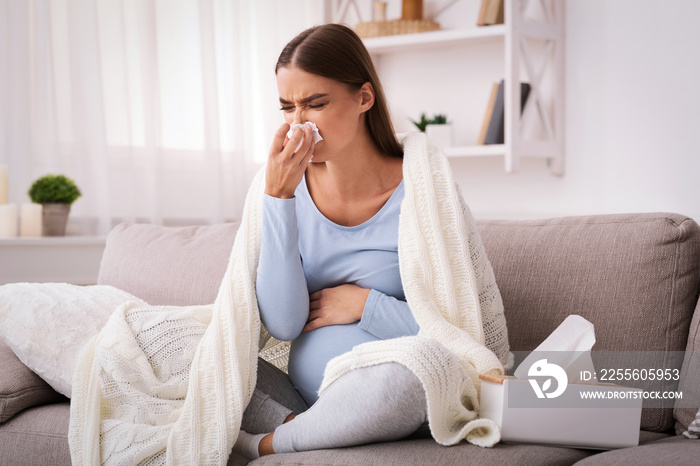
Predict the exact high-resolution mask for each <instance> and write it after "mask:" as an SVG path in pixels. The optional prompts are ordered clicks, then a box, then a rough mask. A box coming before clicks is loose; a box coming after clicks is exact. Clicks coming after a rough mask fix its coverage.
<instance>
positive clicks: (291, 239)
mask: <svg viewBox="0 0 700 466" xmlns="http://www.w3.org/2000/svg"><path fill="white" fill-rule="evenodd" d="M275 72H276V76H277V86H278V91H279V100H280V105H281V111H282V113H283V115H284V120H285V123H284V124H283V125H282V126H281V127H280V128H279V129H278V131H277V133H276V134H275V136H274V140H273V142H272V147H271V150H270V154H269V158H268V163H267V168H266V176H265V193H264V197H263V201H262V239H261V246H260V261H259V265H258V269H257V281H256V292H257V299H258V306H259V310H260V316H261V320H262V323H263V324H264V325H265V326H266V328H267V329H268V331H269V333H270V334H271V335H272V336H273V337H275V338H277V339H279V340H284V341H291V342H292V343H291V350H290V353H289V365H288V373H289V378H288V379H287V378H286V376H283V375H282V374H281V372H280V373H279V374H273V376H272V377H270V378H266V377H265V375H264V374H265V373H266V372H267V373H270V372H271V371H272V372H274V371H275V370H276V369H272V368H271V367H269V366H265V367H262V368H261V369H260V370H259V378H258V380H259V382H258V389H257V390H256V392H255V394H254V396H253V398H252V400H251V402H250V404H249V405H248V408H247V409H246V412H245V414H244V416H243V426H242V427H243V430H242V431H241V432H240V435H239V438H238V441H237V443H236V446H235V447H234V450H235V451H238V452H239V453H241V454H243V455H244V456H246V457H248V458H250V459H252V458H256V457H258V456H259V455H267V454H273V453H286V452H295V451H306V450H314V449H323V448H335V447H342V446H352V445H361V444H365V443H370V442H379V441H389V440H396V439H400V438H403V437H406V436H407V435H410V434H411V433H413V432H415V431H416V430H417V429H418V428H420V427H421V425H423V424H425V423H427V422H428V421H430V426H431V430H432V431H433V435H434V436H435V437H436V439H438V440H439V441H441V443H449V442H450V441H453V442H454V441H459V440H461V439H462V438H464V437H465V436H467V434H468V433H469V432H472V435H476V436H478V435H480V434H478V429H475V428H471V429H466V430H464V429H462V430H463V431H464V433H463V434H461V438H459V436H455V440H445V439H444V438H443V437H441V436H440V435H439V434H438V435H436V432H439V431H440V429H441V428H440V427H439V426H438V423H447V424H450V423H453V424H460V426H461V427H463V425H464V424H466V423H467V422H468V421H474V418H475V417H476V414H475V411H476V409H475V408H476V406H475V405H476V404H477V403H478V401H476V397H477V396H478V395H477V390H476V388H475V387H474V385H475V383H478V382H474V379H475V375H477V374H478V372H484V371H496V372H499V371H502V366H501V363H503V364H505V363H506V362H507V352H508V344H507V335H506V329H505V320H504V318H503V309H502V304H501V299H500V295H499V293H498V289H497V287H496V285H495V281H494V280H493V273H492V271H491V268H490V265H489V264H488V261H487V260H486V257H485V254H484V252H483V247H482V246H481V242H480V240H479V238H478V235H477V234H476V232H475V230H474V228H473V221H472V220H471V216H470V214H469V213H468V210H467V209H466V207H465V206H463V204H462V203H461V198H460V197H459V194H458V192H457V191H456V188H455V186H454V183H453V182H452V180H451V178H450V175H449V169H448V168H446V164H445V163H444V162H441V161H439V162H430V161H429V159H428V152H436V149H435V148H432V147H429V145H428V143H427V142H426V140H425V139H424V138H423V136H422V135H413V136H409V137H407V138H406V139H404V140H402V141H401V142H400V140H399V139H397V137H396V135H395V134H394V130H393V126H392V124H391V120H390V117H389V112H388V109H387V104H386V100H385V97H384V94H383V90H382V87H381V84H380V82H379V79H378V77H377V73H376V71H375V69H374V66H373V64H372V61H371V58H370V56H369V54H368V52H367V50H366V49H365V48H364V45H363V44H362V41H361V40H360V39H359V38H358V37H357V36H356V35H355V33H354V32H353V31H352V30H350V29H349V28H347V27H345V26H341V25H336V24H328V25H324V26H319V27H315V28H311V29H308V30H306V31H304V32H303V33H301V34H300V35H298V36H297V37H296V38H294V39H293V40H292V41H291V42H290V43H289V44H287V46H286V47H285V48H284V50H283V51H282V53H281V55H280V57H279V60H278V62H277V65H276V68H275ZM290 128H291V130H290ZM319 136H320V137H319ZM316 141H318V142H316ZM409 156H410V157H411V160H415V162H411V163H410V164H409V163H408V157H409ZM421 164H423V165H424V168H425V171H421V169H420V168H414V169H413V170H414V172H409V171H408V170H409V165H411V166H413V167H419V166H420V165H421ZM436 164H437V165H436ZM432 165H436V167H437V168H434V167H433V166H432ZM431 170H432V171H434V172H435V173H436V174H435V176H434V177H432V178H431V176H432V175H431V174H430V171H431ZM407 173H415V175H407ZM407 178H410V179H407ZM420 179H426V180H429V183H428V185H430V184H439V185H440V186H439V188H440V189H445V190H446V191H445V192H447V193H451V194H450V195H451V196H453V197H449V196H448V197H447V198H445V199H442V198H440V199H439V198H438V196H440V194H439V192H438V191H437V190H432V191H431V190H430V189H421V185H420V182H419V181H420ZM445 180H446V182H444V181H445ZM409 182H410V184H409ZM409 189H411V190H410V192H409ZM431 189H432V188H431ZM455 193H456V194H455ZM440 203H443V204H445V206H446V207H445V206H442V207H441V206H439V204H440ZM420 206H428V207H427V208H426V212H425V215H426V216H427V217H426V223H425V226H424V227H423V228H425V229H426V230H427V232H426V233H425V234H437V235H438V237H439V238H440V240H439V241H438V243H445V242H450V244H452V242H453V241H452V239H451V238H452V237H453V236H454V238H456V240H455V241H456V242H455V244H457V243H459V244H462V245H463V246H464V247H463V249H462V250H461V252H462V253H463V254H461V256H462V257H451V258H450V257H442V256H440V255H441V254H443V255H444V251H443V252H442V253H441V252H439V251H438V252H436V254H435V255H434V256H433V255H432V254H425V253H424V252H420V248H421V246H420V244H419V242H416V241H413V240H412V239H411V238H412V237H413V236H412V233H410V232H412V231H417V230H420V229H421V228H422V227H421V225H420V224H416V222H414V223H413V224H410V225H409V222H410V220H411V218H416V217H417V216H416V215H415V212H416V211H418V207H420ZM433 207H434V209H433V210H434V212H430V209H432V208H433ZM404 209H405V210H407V211H408V210H411V211H412V212H414V214H409V213H406V214H404ZM422 209H423V207H421V210H422ZM449 209H452V210H450V212H452V213H451V214H449V215H448V217H449V218H446V219H440V220H439V221H440V222H444V223H445V224H444V225H443V226H440V227H436V226H435V225H436V224H435V223H434V222H431V221H430V219H429V217H430V215H434V216H436V217H435V218H438V219H439V218H440V217H439V216H440V215H441V214H440V212H444V211H447V210H449ZM455 212H456V213H455ZM452 217H454V218H452ZM403 218H405V219H406V224H402V223H401V222H402V219H403ZM419 220H420V219H419ZM419 223H420V222H419ZM437 230H443V231H437ZM404 232H406V233H405V234H404ZM402 235H403V236H402ZM428 243H430V241H428ZM428 246H430V245H428ZM458 249H459V248H458ZM402 250H403V251H407V252H405V253H404V252H402ZM408 251H413V252H408ZM402 254H403V256H402ZM404 259H405V260H404ZM402 261H403V262H402ZM412 261H413V262H415V261H417V262H415V264H416V265H415V266H414V265H411V264H412ZM460 261H461V262H460ZM462 262H464V264H463V263H462ZM420 264H422V265H423V266H420ZM465 264H466V265H465ZM432 269H435V274H436V275H435V277H434V278H433V276H432V272H431V270H432ZM426 270H427V271H428V273H427V275H426V272H425V271H426ZM440 274H442V275H440ZM441 276H443V277H448V278H447V280H448V282H449V283H448V284H447V285H441V284H440V283H439V282H440V277H441ZM460 278H462V279H460ZM433 281H435V283H433ZM409 283H415V285H411V286H412V291H413V293H414V294H413V295H412V296H415V299H414V300H413V301H412V300H411V297H410V296H409V299H408V300H407V295H409V293H408V290H407V287H408V286H409ZM434 286H437V289H434ZM440 287H442V288H440ZM443 299H445V300H446V302H445V303H441V302H439V301H441V300H443ZM414 307H415V309H414ZM419 330H420V331H421V336H418V337H416V336H415V335H416V334H418V333H419ZM423 334H424V335H425V337H423V336H422V335H423ZM400 337H409V338H400ZM371 342H384V346H377V345H376V343H371ZM386 343H391V344H390V345H387V344H386ZM367 344H369V345H367ZM452 344H454V345H455V346H454V347H446V346H445V345H448V346H449V345H452ZM358 345H362V346H358ZM372 345H375V346H372ZM353 348H355V351H354V352H351V351H352V350H353ZM364 348H366V350H363V349H364ZM358 351H366V352H367V354H369V353H372V351H374V352H375V353H376V357H368V356H367V354H365V355H364V356H362V357H360V360H362V361H364V362H362V363H361V364H359V363H357V364H356V363H353V362H351V358H352V356H351V355H352V354H354V353H358ZM375 353H372V354H375ZM389 353H391V355H389ZM494 353H495V354H494ZM341 355H344V356H342V357H341V358H339V359H338V361H341V360H342V358H343V357H344V358H346V359H345V360H346V363H347V364H349V365H350V366H353V367H352V368H350V369H348V368H345V369H336V372H335V375H334V373H333V370H329V371H327V366H328V363H329V361H331V360H332V359H333V358H336V357H337V356H341ZM387 355H388V356H387ZM435 355H437V356H438V357H435ZM444 355H447V356H444ZM349 358H350V359H349ZM363 358H364V359H363ZM421 358H422V359H421ZM419 360H420V361H421V362H420V363H415V361H419ZM367 361H370V362H367ZM426 361H427V362H426ZM355 366H357V367H355ZM278 372H279V371H278ZM324 374H325V376H326V382H325V384H324V386H323V387H322V381H323V380H324ZM455 374H457V375H455ZM455 377H456V379H455V380H459V384H463V381H464V380H467V381H468V383H467V385H469V388H467V389H463V391H462V392H460V387H458V386H455V383H452V382H449V381H448V380H447V379H450V380H451V379H452V378H455ZM268 379H271V380H274V382H264V383H263V384H261V381H263V380H268ZM442 379H445V380H442ZM443 382H444V383H443ZM265 383H267V384H268V385H267V386H264V384H265ZM270 384H274V387H272V386H271V385H270ZM445 387H447V388H445ZM448 389H450V390H452V391H451V392H450V391H449V390H448ZM464 390H466V392H465V391H464ZM319 391H320V392H321V393H322V394H321V396H320V397H319ZM269 392H275V393H278V394H279V393H281V395H278V396H276V397H275V398H276V399H277V401H282V400H291V401H290V402H289V403H286V404H287V406H284V401H282V403H278V402H277V401H273V399H272V398H270V397H268V396H267V395H266V393H269ZM436 392H440V393H436ZM465 393H466V395H465ZM299 395H301V398H303V402H302V401H301V400H300V398H299ZM470 397H472V398H471V399H472V400H473V402H472V403H470V402H469V399H470ZM464 400H466V401H464ZM304 403H305V405H306V406H308V407H309V408H308V410H305V411H304V409H305V406H303V405H304ZM454 403H457V404H461V405H463V406H462V410H463V411H464V412H469V413H472V414H470V415H466V416H467V417H466V418H465V419H448V418H449V416H450V414H446V412H457V411H458V410H457V411H456V410H455V409H452V410H450V408H449V406H450V404H454ZM290 404H293V405H294V406H289V405H290ZM300 405H302V406H301V408H300V407H299V406H300ZM429 406H431V408H430V410H429V408H428V407H429ZM290 408H292V409H290ZM294 411H296V412H297V413H300V412H301V411H304V412H303V413H301V414H297V415H296V416H295V414H294ZM429 411H430V412H429ZM463 414H464V413H463ZM452 416H454V414H453V415H452ZM470 416H471V417H470ZM438 419H439V421H438ZM448 430H449V429H448ZM458 430H459V429H458ZM475 431H476V432H477V434H474V432H475ZM482 434H483V432H482Z"/></svg>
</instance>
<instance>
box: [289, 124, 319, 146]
mask: <svg viewBox="0 0 700 466" xmlns="http://www.w3.org/2000/svg"><path fill="white" fill-rule="evenodd" d="M306 123H308V124H309V125H311V131H312V134H313V135H314V143H316V142H319V141H323V138H322V137H321V134H320V133H319V132H318V128H317V127H316V123H313V122H311V121H307V122H306ZM306 123H297V124H295V125H292V127H291V128H289V131H287V137H288V138H291V137H292V133H294V130H295V129H296V128H302V129H303V128H304V125H305V124H306ZM298 149H299V148H298V147H297V150H298Z"/></svg>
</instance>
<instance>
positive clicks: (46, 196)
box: [29, 175, 82, 236]
mask: <svg viewBox="0 0 700 466" xmlns="http://www.w3.org/2000/svg"><path fill="white" fill-rule="evenodd" d="M81 195H82V193H81V192H80V189H78V187H77V186H76V185H75V182H73V180H71V179H70V178H68V177H66V176H64V175H45V176H42V177H41V178H39V179H38V180H36V181H35V182H34V183H33V184H32V187H31V188H29V198H30V199H31V200H32V202H34V203H36V204H42V205H43V214H42V226H43V232H44V235H45V236H63V235H65V234H66V224H67V223H68V214H69V213H70V206H71V204H73V203H74V202H75V201H76V200H77V199H78V198H79V197H80V196H81Z"/></svg>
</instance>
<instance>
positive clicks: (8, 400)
mask: <svg viewBox="0 0 700 466" xmlns="http://www.w3.org/2000/svg"><path fill="white" fill-rule="evenodd" d="M61 400H65V397H63V396H62V395H60V394H58V393H56V391H55V390H54V389H53V388H51V386H50V385H49V384H47V383H46V382H44V381H43V380H42V379H41V377H39V376H38V375H36V374H35V373H34V372H32V371H30V370H29V369H28V368H27V366H25V365H24V364H22V361H20V360H19V358H17V356H15V353H14V352H13V351H12V349H10V347H9V346H7V345H6V344H5V343H3V342H2V341H0V423H2V422H5V421H7V420H8V419H10V418H11V417H12V416H14V415H15V414H17V413H19V412H20V411H22V410H24V409H27V408H31V407H33V406H38V405H43V404H47V403H55V402H58V401H61ZM0 443H2V442H0Z"/></svg>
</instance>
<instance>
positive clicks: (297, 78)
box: [277, 66, 374, 162]
mask: <svg viewBox="0 0 700 466" xmlns="http://www.w3.org/2000/svg"><path fill="white" fill-rule="evenodd" d="M366 86H369V84H367V85H366ZM369 87H370V89H371V86H369ZM277 90H278V92H279V98H280V106H281V110H282V112H283V113H284V121H285V122H286V123H288V124H289V125H293V124H297V123H305V122H307V121H312V122H314V123H316V126H317V127H318V130H319V133H320V134H321V136H323V141H319V142H318V143H317V144H316V146H315V147H314V152H313V154H314V159H313V161H314V162H325V161H327V160H330V159H332V158H334V157H335V156H337V154H341V153H343V152H344V150H346V149H347V148H348V147H349V146H351V145H352V143H353V141H355V140H356V138H357V136H358V135H359V134H360V132H361V131H364V128H365V126H364V117H363V114H364V112H366V111H367V110H369V108H370V107H371V106H372V103H374V95H373V94H372V95H371V99H370V100H371V103H369V105H367V102H366V101H367V100H368V98H367V95H366V94H367V93H366V92H363V90H362V89H358V90H356V91H353V90H351V89H350V88H349V87H348V86H346V85H345V84H343V83H340V82H338V81H334V80H332V79H329V78H324V77H322V76H318V75H315V74H311V73H308V72H306V71H303V70H301V69H299V68H297V67H294V66H291V67H286V68H280V69H279V70H278V71H277Z"/></svg>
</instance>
